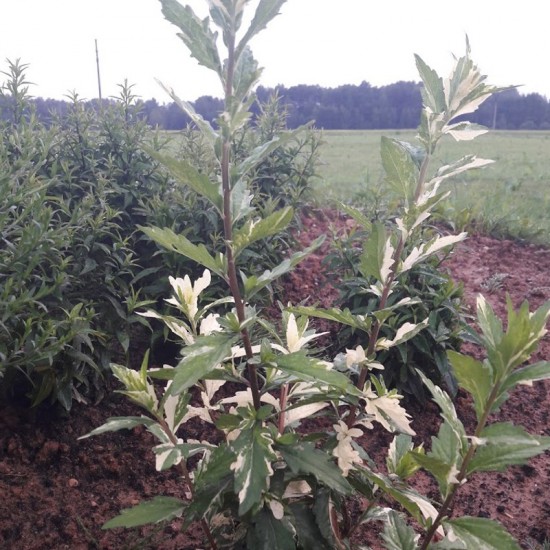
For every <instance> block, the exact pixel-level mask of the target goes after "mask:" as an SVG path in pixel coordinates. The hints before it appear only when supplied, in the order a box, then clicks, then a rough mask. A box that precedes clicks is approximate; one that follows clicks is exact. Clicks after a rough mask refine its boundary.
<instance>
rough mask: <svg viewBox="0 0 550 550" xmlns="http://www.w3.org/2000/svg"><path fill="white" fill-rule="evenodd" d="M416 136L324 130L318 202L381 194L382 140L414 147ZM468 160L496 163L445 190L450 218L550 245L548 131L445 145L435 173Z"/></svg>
mask: <svg viewBox="0 0 550 550" xmlns="http://www.w3.org/2000/svg"><path fill="white" fill-rule="evenodd" d="M415 134H416V132H415V131H412V130H402V131H399V130H398V131H395V130H393V131H391V130H388V131H382V130H370V131H343V130H342V131H324V132H323V133H322V137H323V140H324V142H325V143H324V145H323V147H322V149H321V159H320V160H321V164H320V166H319V175H320V178H319V179H318V180H317V181H316V182H315V189H316V191H317V196H318V197H323V199H322V200H327V201H330V200H331V199H335V200H344V201H349V200H353V198H354V197H355V196H356V195H357V193H362V194H363V195H364V196H367V197H368V196H369V195H370V194H371V193H372V194H376V193H378V194H379V193H380V191H381V190H383V189H384V187H383V170H382V164H381V161H380V138H381V136H383V135H384V136H388V137H392V138H396V139H400V140H404V141H410V142H414V140H415ZM470 153H473V154H476V155H477V156H478V157H482V158H487V159H492V160H494V161H495V163H494V164H492V165H490V166H487V167H485V168H483V169H480V170H474V171H470V172H466V173H464V174H462V175H461V176H460V177H457V178H456V179H454V180H451V181H449V182H448V183H446V185H447V188H448V189H450V190H451V191H452V195H451V199H450V202H449V205H448V210H447V213H448V216H449V217H450V218H451V219H453V220H454V221H455V222H456V223H458V224H459V225H463V224H475V225H476V226H477V227H479V228H480V229H481V230H484V231H486V232H488V233H491V234H494V235H497V236H510V237H514V238H521V239H527V240H533V241H536V242H541V243H545V244H550V132H536V131H529V132H520V131H517V132H499V131H493V132H489V133H488V134H486V135H483V136H480V137H479V138H477V139H476V140H474V141H468V142H455V141H454V140H453V139H452V138H449V139H447V140H445V141H444V142H443V143H441V146H440V148H439V149H438V151H437V153H436V158H435V160H434V163H433V165H432V169H433V170H435V169H437V168H438V167H439V166H440V165H442V164H448V163H450V162H452V161H453V160H456V159H458V158H460V157H462V156H464V155H466V154H470Z"/></svg>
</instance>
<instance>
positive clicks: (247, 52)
mask: <svg viewBox="0 0 550 550" xmlns="http://www.w3.org/2000/svg"><path fill="white" fill-rule="evenodd" d="M261 74H262V69H261V68H259V67H258V62H257V61H256V60H255V59H254V56H253V55H252V50H251V49H250V48H249V47H245V48H244V50H243V52H242V54H241V55H240V56H239V58H238V60H237V64H236V65H235V72H234V75H233V93H234V97H235V99H236V100H237V102H235V103H236V104H237V105H238V107H237V109H238V110H239V112H241V113H242V114H243V115H246V116H243V120H242V124H241V123H238V124H237V125H232V129H233V131H236V130H237V129H238V127H240V126H244V124H245V123H246V122H247V121H248V120H250V110H249V108H248V107H249V105H248V104H247V102H246V101H244V102H243V103H240V101H243V100H245V99H246V98H247V97H250V96H251V92H252V88H253V87H254V85H255V84H257V82H258V80H259V79H260V76H261ZM232 118H233V120H232V121H231V122H232V123H234V120H235V118H237V117H232Z"/></svg>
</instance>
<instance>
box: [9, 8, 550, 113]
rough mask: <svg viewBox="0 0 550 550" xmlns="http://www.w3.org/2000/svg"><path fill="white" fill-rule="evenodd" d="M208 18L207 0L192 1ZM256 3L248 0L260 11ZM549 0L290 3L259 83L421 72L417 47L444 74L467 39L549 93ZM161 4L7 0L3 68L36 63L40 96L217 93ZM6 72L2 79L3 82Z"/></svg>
mask: <svg viewBox="0 0 550 550" xmlns="http://www.w3.org/2000/svg"><path fill="white" fill-rule="evenodd" d="M181 3H183V4H186V3H187V4H189V5H191V6H192V7H193V8H194V9H195V10H196V11H197V13H198V14H199V15H201V16H204V15H206V9H205V6H206V0H189V1H187V2H185V1H184V0H181ZM255 5H256V2H255V1H254V0H252V1H251V3H250V6H251V7H254V6H255ZM547 5H548V4H547V2H546V0H522V2H517V1H514V0H510V1H508V2H502V1H501V0H460V1H456V0H455V1H452V2H451V1H448V0H415V1H412V0H385V1H378V2H375V1H373V0H288V1H287V2H286V4H284V5H283V7H282V10H281V15H279V16H278V17H277V18H276V19H275V20H274V21H272V23H271V24H270V25H269V26H268V28H267V29H266V30H264V31H263V32H262V33H261V34H260V35H258V36H257V37H256V38H255V39H254V41H253V42H252V44H251V46H252V49H253V51H254V54H255V57H256V58H257V59H258V61H259V63H260V65H261V66H263V67H264V68H265V70H264V73H263V77H262V82H261V83H262V84H263V85H265V86H270V87H271V86H275V85H277V84H284V85H285V86H292V85H296V84H319V85H321V86H324V87H336V86H339V85H342V84H360V83H361V82H362V81H367V82H369V83H370V84H372V85H374V86H381V85H384V84H391V83H394V82H397V81H399V80H418V76H417V72H416V67H415V63H414V57H413V54H414V53H417V54H419V55H420V56H421V57H422V58H423V59H424V61H426V63H428V65H430V66H431V67H433V68H434V69H436V70H437V71H438V72H440V74H444V75H445V76H446V75H447V73H448V71H449V69H450V67H451V65H452V54H456V55H462V54H463V52H464V49H465V35H466V34H467V35H468V36H469V39H470V44H471V48H472V57H473V59H474V61H476V63H477V64H478V65H479V67H480V68H481V70H482V72H483V73H484V74H487V75H488V77H489V78H488V82H489V83H490V84H495V85H502V86H504V85H510V84H518V85H523V86H522V87H521V88H520V89H519V90H520V93H529V92H538V93H540V94H542V95H544V96H546V97H547V98H550V41H549V38H548V36H549V34H548V33H549V27H548V25H549V21H550V8H549V7H545V6H547ZM176 32H177V28H176V27H174V26H173V25H171V24H170V23H168V22H167V21H166V20H165V19H164V18H163V16H162V13H161V10H160V2H159V1H158V0H0V68H1V70H6V68H7V65H6V62H5V59H11V60H15V59H16V58H21V60H22V62H25V63H28V64H30V68H29V70H28V78H29V80H31V81H32V82H34V83H35V84H36V85H35V86H32V87H31V89H30V91H31V93H32V94H33V95H35V96H42V97H52V98H62V97H63V96H64V95H65V94H67V93H68V92H69V91H72V90H74V91H76V92H78V94H79V96H80V97H82V98H85V99H90V98H92V97H97V95H98V88H97V75H96V57H95V39H97V41H98V45H99V59H100V67H101V81H102V89H103V96H104V97H107V96H111V95H116V94H117V90H118V88H117V84H120V83H121V82H123V80H124V79H125V78H126V79H128V81H129V83H131V84H135V88H134V91H135V92H136V93H137V95H139V96H141V97H142V98H144V99H148V98H151V97H155V98H157V100H158V101H159V102H161V103H164V102H168V101H170V100H169V98H168V97H167V96H166V94H165V92H164V91H163V90H162V89H161V88H160V86H159V85H158V84H157V82H156V81H155V79H159V80H161V81H162V82H164V83H165V84H167V85H169V86H171V87H173V88H174V89H175V90H176V92H177V94H178V95H179V96H180V97H182V98H184V99H187V100H191V101H192V100H195V99H196V98H197V97H199V96H201V95H214V96H218V97H220V96H221V90H220V87H219V82H218V81H217V79H216V78H215V77H213V76H212V75H211V73H210V71H208V70H207V69H205V68H204V67H198V66H197V64H196V62H195V61H194V60H192V59H191V58H190V57H189V54H188V52H187V50H186V49H185V46H184V45H183V42H181V40H180V39H179V38H178V37H177V36H176ZM1 76H2V79H1V81H2V82H3V81H4V80H5V78H4V77H3V75H1Z"/></svg>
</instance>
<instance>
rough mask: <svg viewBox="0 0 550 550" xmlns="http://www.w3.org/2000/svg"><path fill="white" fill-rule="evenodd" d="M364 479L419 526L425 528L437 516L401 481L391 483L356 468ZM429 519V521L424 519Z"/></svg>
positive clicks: (368, 471)
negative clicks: (403, 510)
mask: <svg viewBox="0 0 550 550" xmlns="http://www.w3.org/2000/svg"><path fill="white" fill-rule="evenodd" d="M357 469H358V470H360V471H361V472H362V473H363V474H364V475H365V477H366V478H367V479H368V480H369V481H370V482H371V483H374V484H375V485H377V486H378V487H379V488H380V489H381V490H382V491H383V492H384V493H386V494H387V495H390V496H391V497H392V498H394V499H395V500H396V501H397V502H399V504H401V506H403V508H405V509H406V510H407V512H409V514H410V515H411V516H412V517H413V518H414V519H415V520H416V521H418V522H419V523H420V524H421V525H423V526H426V525H427V523H428V522H430V521H433V518H435V517H436V516H437V510H436V509H435V507H434V506H433V504H432V503H431V502H430V501H429V500H428V499H427V498H426V497H425V496H423V495H421V494H420V493H417V492H416V491H414V490H413V489H410V488H408V487H407V486H406V485H404V484H403V482H402V481H401V480H398V481H397V483H395V484H394V483H393V482H392V481H391V480H390V479H389V478H388V477H386V476H384V475H382V474H378V473H375V472H373V471H372V470H370V469H369V468H365V467H364V466H357ZM426 518H431V519H426Z"/></svg>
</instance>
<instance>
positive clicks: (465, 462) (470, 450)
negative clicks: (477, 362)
mask: <svg viewBox="0 0 550 550" xmlns="http://www.w3.org/2000/svg"><path fill="white" fill-rule="evenodd" d="M500 387H501V384H500V381H498V382H497V383H495V385H494V386H493V389H492V390H491V394H490V395H489V397H488V398H487V403H486V406H485V410H484V411H483V414H482V415H481V417H480V419H479V421H478V423H477V426H476V429H475V431H474V435H473V437H474V438H479V437H480V436H481V432H482V431H483V429H484V428H485V425H486V424H487V419H488V418H489V414H490V412H491V409H492V407H493V404H494V402H495V400H496V396H497V395H498V394H499V392H500ZM476 448H477V444H475V443H474V442H472V443H471V444H470V446H469V448H468V452H467V453H466V455H465V456H464V458H463V459H462V464H461V466H460V471H459V472H458V475H457V476H456V479H457V482H456V483H455V484H454V485H453V486H452V488H451V490H450V491H449V494H448V495H447V497H446V498H445V500H444V501H443V504H442V505H441V508H440V509H439V512H438V514H437V517H436V518H435V520H434V522H433V523H432V526H431V527H430V528H429V529H428V531H427V532H426V537H425V538H424V541H423V543H422V546H421V547H420V550H426V549H427V548H428V545H429V544H430V542H431V540H432V538H433V537H434V535H435V532H436V531H437V529H438V528H439V526H440V525H441V522H442V521H443V519H444V518H445V517H446V516H447V513H448V511H449V509H450V507H451V504H452V503H453V500H454V497H455V494H456V491H457V489H458V488H459V487H460V486H461V485H462V481H463V480H464V479H465V478H466V471H467V469H468V465H469V464H470V461H471V460H472V458H473V457H474V454H475V451H476Z"/></svg>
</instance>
